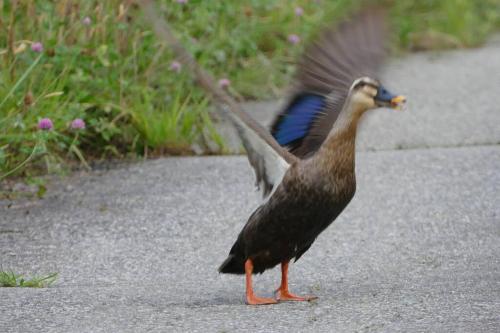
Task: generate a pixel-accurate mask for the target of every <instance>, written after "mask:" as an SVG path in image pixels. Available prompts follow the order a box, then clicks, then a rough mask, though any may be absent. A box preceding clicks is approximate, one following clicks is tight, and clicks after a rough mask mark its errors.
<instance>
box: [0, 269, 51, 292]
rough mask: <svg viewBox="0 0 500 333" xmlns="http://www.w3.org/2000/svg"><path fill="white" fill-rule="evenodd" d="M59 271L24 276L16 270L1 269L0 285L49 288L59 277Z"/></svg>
mask: <svg viewBox="0 0 500 333" xmlns="http://www.w3.org/2000/svg"><path fill="white" fill-rule="evenodd" d="M57 275H58V274H57V273H50V274H48V275H46V276H39V277H37V276H35V277H32V278H24V277H22V276H21V275H19V274H16V273H14V272H5V271H0V287H25V288H47V287H50V285H51V284H52V283H54V282H55V281H56V279H57Z"/></svg>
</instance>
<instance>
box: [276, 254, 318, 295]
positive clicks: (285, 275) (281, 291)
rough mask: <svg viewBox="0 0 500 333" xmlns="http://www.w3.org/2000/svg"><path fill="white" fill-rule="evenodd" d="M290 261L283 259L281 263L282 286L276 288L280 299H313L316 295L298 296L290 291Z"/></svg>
mask: <svg viewBox="0 0 500 333" xmlns="http://www.w3.org/2000/svg"><path fill="white" fill-rule="evenodd" d="M288 263H289V261H283V262H282V263H281V286H280V287H279V288H278V289H277V290H276V293H277V294H278V296H277V299H278V301H312V300H313V299H316V298H317V297H316V296H304V297H301V296H296V295H294V294H292V293H290V291H288Z"/></svg>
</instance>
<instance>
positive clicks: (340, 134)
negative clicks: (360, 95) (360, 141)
mask: <svg viewBox="0 0 500 333" xmlns="http://www.w3.org/2000/svg"><path fill="white" fill-rule="evenodd" d="M364 111H365V110H364V109H363V108H362V107H360V106H358V105H357V104H355V103H351V102H350V98H348V100H347V101H346V103H345V105H344V108H343V109H342V111H341V112H340V114H339V116H338V118H337V120H336V121H335V123H334V124H333V127H332V129H331V130H330V133H329V134H328V136H327V138H326V140H325V141H324V142H323V144H322V145H321V147H320V149H319V151H318V154H317V158H318V160H319V163H322V164H325V165H324V167H325V169H330V168H335V169H337V170H336V171H340V172H344V171H354V156H355V154H354V153H355V146H356V129H357V126H358V121H359V119H360V118H361V116H362V115H363V113H364Z"/></svg>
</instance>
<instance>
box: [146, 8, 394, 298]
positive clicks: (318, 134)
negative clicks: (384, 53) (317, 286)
mask: <svg viewBox="0 0 500 333" xmlns="http://www.w3.org/2000/svg"><path fill="white" fill-rule="evenodd" d="M143 4H144V8H145V12H146V15H147V16H148V17H149V18H150V20H151V21H152V22H153V23H154V25H155V29H156V32H157V33H158V35H160V36H161V37H163V38H165V40H167V41H168V42H169V43H170V44H172V47H173V50H174V52H176V54H177V55H178V56H179V60H181V61H182V62H184V63H185V64H186V65H187V66H188V67H189V68H191V69H192V70H193V71H194V73H195V74H196V76H197V79H198V81H199V82H200V84H201V85H202V86H203V87H204V88H206V89H207V91H208V92H210V93H211V95H212V97H213V99H214V101H215V102H216V103H217V104H218V106H219V107H220V110H221V111H223V113H224V114H225V115H227V116H229V118H230V119H231V120H232V121H233V123H234V125H235V126H236V128H237V129H238V133H239V135H240V137H241V138H242V141H243V144H244V146H245V149H246V150H247V152H248V159H249V161H250V164H251V165H252V166H253V168H254V170H255V173H256V177H257V181H258V182H259V183H260V184H261V185H263V186H262V189H263V192H264V197H265V198H267V199H266V200H265V201H264V202H263V203H262V204H261V205H260V206H259V207H258V208H257V209H256V210H255V211H254V212H253V214H252V215H251V216H250V218H249V220H248V222H247V223H246V225H245V226H244V227H243V230H242V231H241V232H240V234H239V236H238V238H237V240H236V242H235V243H234V245H233V246H232V248H231V250H230V253H229V256H228V257H227V259H226V260H225V261H224V262H223V263H222V265H221V266H220V268H219V271H220V272H221V273H232V274H243V273H245V274H246V298H247V303H248V304H269V303H275V302H276V301H277V300H275V299H269V298H260V297H257V296H255V295H254V293H253V289H252V274H253V273H262V272H264V271H265V270H266V269H268V268H272V267H274V266H276V265H277V264H281V266H282V280H281V285H280V288H279V289H278V291H277V292H278V299H279V300H294V301H304V300H310V299H311V298H310V297H299V296H296V295H293V294H291V293H290V292H289V290H288V264H289V262H290V260H292V259H295V260H297V259H299V258H300V257H301V256H302V255H303V254H304V253H305V252H306V251H307V250H308V249H309V248H310V246H311V245H312V243H313V242H314V240H315V239H316V238H317V237H318V235H319V234H320V233H321V232H322V231H323V230H324V229H325V228H326V227H328V225H330V224H331V223H332V222H333V221H334V220H335V218H336V217H337V216H338V215H339V214H340V213H341V212H342V210H343V209H344V208H345V207H346V206H347V204H348V203H349V201H350V200H351V199H352V197H353V196H354V193H355V190H356V178H355V174H354V157H355V138H356V128H357V124H358V121H359V119H360V118H361V116H362V115H363V113H364V112H365V111H367V110H369V109H373V108H376V107H379V106H396V105H397V104H399V103H401V102H403V101H404V99H403V98H402V97H401V96H394V95H392V94H390V93H389V92H388V91H386V90H385V89H384V88H383V87H382V86H381V85H380V83H379V82H378V81H377V80H374V79H372V78H369V77H362V78H358V77H356V75H358V72H357V71H356V69H360V70H361V72H359V73H368V71H369V70H371V69H373V66H374V65H373V64H372V65H370V62H372V61H373V63H379V62H380V59H379V57H381V52H379V51H380V47H379V45H382V44H383V43H384V37H383V36H384V34H383V33H382V30H383V29H382V26H383V24H382V22H383V20H382V18H381V16H380V15H379V12H377V11H374V12H369V11H367V12H364V13H362V14H359V16H357V18H356V19H353V20H351V21H349V22H347V23H343V24H342V25H341V26H340V28H339V30H337V31H336V32H332V31H333V30H332V29H328V30H327V31H326V32H324V33H322V34H321V35H320V37H319V39H318V41H317V42H316V43H314V44H313V45H312V46H311V47H310V48H309V49H308V51H306V55H305V56H304V58H303V60H302V61H301V62H300V66H299V70H298V74H297V81H296V84H297V88H296V89H297V90H296V91H297V93H295V95H298V96H299V98H298V99H297V96H295V97H292V102H293V101H294V100H295V102H293V103H294V105H293V107H292V109H291V110H288V109H286V110H285V111H284V115H283V116H282V119H283V124H284V125H283V124H282V125H283V126H281V128H279V131H283V128H284V129H285V134H286V135H283V136H279V135H278V136H277V138H278V137H279V139H278V140H275V139H274V138H273V137H272V136H271V135H270V134H269V132H267V131H266V130H265V129H263V128H262V127H261V126H260V125H258V124H257V123H256V122H255V121H253V119H251V118H250V117H249V116H248V115H247V114H245V113H244V111H243V110H241V108H240V107H239V106H238V105H237V104H236V103H235V102H234V101H233V100H232V99H231V97H230V96H228V95H227V94H226V93H225V92H224V91H222V90H221V89H219V88H218V87H217V85H216V84H215V83H214V81H213V79H212V78H211V77H210V76H209V75H208V74H207V73H205V72H204V71H203V70H202V69H201V68H200V67H199V66H198V65H197V64H196V62H195V61H194V59H193V58H192V57H191V56H190V55H189V54H188V53H187V52H186V51H185V49H184V48H183V47H182V45H180V43H179V42H178V41H177V39H176V38H175V37H174V36H173V34H172V33H171V31H170V29H169V28H168V26H167V25H166V24H165V23H163V22H161V20H159V19H158V17H157V16H156V13H155V11H154V9H153V7H152V4H151V2H150V1H143ZM372 15H373V16H372ZM366 35H369V36H371V37H370V38H368V40H369V42H367V41H366V40H365V39H364V38H366ZM362 36H365V37H362ZM363 41H364V42H363ZM351 44H352V45H354V46H355V47H354V48H350V46H349V45H351ZM370 47H373V48H375V52H374V53H371V52H370V49H367V48H370ZM351 52H353V54H351ZM358 52H365V55H362V54H358ZM368 55H369V56H368ZM357 61H365V63H362V64H357V63H356V62H357ZM365 71H366V72H365ZM304 94H305V95H304ZM304 96H305V97H304ZM318 106H321V108H318ZM287 112H288V114H287ZM321 115H323V116H321ZM287 116H288V117H290V116H291V117H292V118H286V117H287ZM293 117H295V118H293ZM287 119H291V120H292V121H291V122H288V121H287ZM311 120H314V124H313V125H312V126H311V127H310V128H308V130H307V131H306V132H307V134H308V135H306V136H305V137H304V138H303V139H301V143H300V144H299V145H298V146H297V149H293V150H292V151H293V153H294V154H296V155H297V156H298V157H296V156H294V155H292V154H290V153H289V152H288V151H286V150H284V149H283V148H281V147H280V145H279V141H280V140H281V139H283V138H287V139H288V138H289V137H292V138H295V137H297V136H296V134H297V133H295V132H294V131H295V130H297V131H298V130H300V131H301V132H300V133H301V135H302V132H303V130H304V126H303V125H304V124H303V122H304V121H305V122H306V125H308V124H309V123H310V121H311ZM290 124H291V125H290ZM297 124H298V127H294V126H296V125H297ZM285 125H286V126H285ZM278 134H280V133H278ZM281 134H282V133H281ZM299 148H300V149H301V150H298V149H299ZM299 152H300V153H299ZM305 157H307V158H305Z"/></svg>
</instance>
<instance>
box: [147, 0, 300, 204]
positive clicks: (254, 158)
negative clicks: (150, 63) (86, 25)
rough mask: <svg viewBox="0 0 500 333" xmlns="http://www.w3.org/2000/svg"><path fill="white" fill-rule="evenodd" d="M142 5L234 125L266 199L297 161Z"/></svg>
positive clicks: (158, 31) (152, 11)
mask: <svg viewBox="0 0 500 333" xmlns="http://www.w3.org/2000/svg"><path fill="white" fill-rule="evenodd" d="M140 4H141V5H142V7H143V9H144V14H145V16H146V18H147V19H148V21H150V22H151V23H152V24H153V26H154V29H155V32H156V34H157V35H158V37H160V38H161V39H163V40H165V41H166V42H167V43H168V44H169V45H170V46H171V48H172V51H173V52H174V53H175V54H176V56H177V59H178V60H179V61H180V62H182V63H183V64H184V65H186V66H187V67H188V68H190V69H191V70H192V71H193V73H194V75H195V77H196V79H197V81H198V83H199V84H200V85H201V86H202V87H203V88H204V89H205V90H206V91H207V92H208V93H209V94H210V95H211V97H212V99H213V101H214V102H215V104H216V105H217V107H218V110H219V111H222V113H223V115H225V116H228V117H229V119H230V120H231V121H232V123H233V124H234V125H235V127H236V129H237V131H238V134H239V136H240V138H241V141H242V142H243V146H244V147H245V149H246V151H247V154H248V160H249V162H250V164H251V165H252V167H253V169H254V171H255V176H256V184H257V185H258V186H259V188H260V190H261V191H262V193H263V196H264V197H266V196H267V195H268V194H269V193H271V191H272V189H273V188H274V187H275V186H276V185H278V184H279V183H280V182H281V179H282V178H283V176H284V174H285V172H286V171H287V170H288V168H289V166H290V165H291V164H292V163H293V162H295V161H296V160H297V158H296V157H295V156H294V155H292V154H291V153H289V152H288V151H287V150H286V149H283V148H282V147H281V146H280V145H279V143H278V142H276V140H275V139H274V138H273V136H272V135H271V134H270V133H269V131H267V130H266V129H265V128H263V127H262V126H261V125H260V124H258V123H257V122H256V121H255V120H254V119H252V118H251V117H250V116H249V115H248V114H247V113H245V112H244V111H243V110H242V109H241V107H240V106H239V105H238V103H237V102H236V101H234V99H233V98H231V96H229V95H228V94H227V93H226V92H225V91H224V90H222V89H221V88H220V87H219V86H218V85H217V84H216V83H215V81H214V79H213V78H212V77H211V76H210V75H209V74H208V73H207V72H205V71H204V70H203V68H201V67H200V66H199V65H198V64H197V62H196V61H195V59H194V58H193V57H192V55H191V54H189V53H188V52H187V50H186V49H185V48H184V47H183V46H182V44H181V43H180V42H179V40H178V39H177V38H176V37H175V36H174V34H173V33H172V31H171V29H170V27H169V26H168V24H167V23H166V22H165V21H164V20H162V19H161V18H160V17H159V16H158V14H157V11H156V10H155V8H154V5H153V2H152V1H151V0H143V1H141V2H140Z"/></svg>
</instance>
